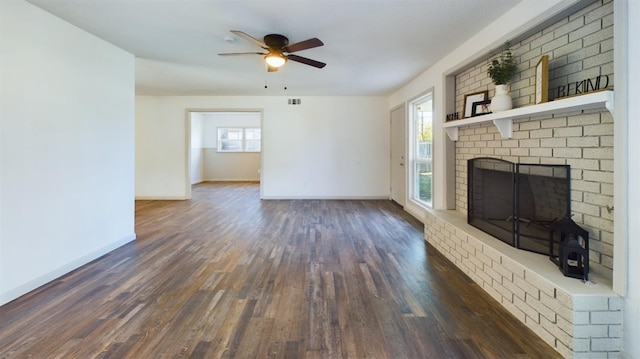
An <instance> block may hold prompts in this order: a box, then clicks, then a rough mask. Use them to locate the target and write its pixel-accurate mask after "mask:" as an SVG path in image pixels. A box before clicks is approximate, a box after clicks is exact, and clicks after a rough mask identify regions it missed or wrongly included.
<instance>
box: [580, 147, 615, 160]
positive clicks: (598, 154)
mask: <svg viewBox="0 0 640 359" xmlns="http://www.w3.org/2000/svg"><path fill="white" fill-rule="evenodd" d="M583 153H584V158H594V159H612V158H613V148H612V147H603V148H585V149H584V150H583Z"/></svg>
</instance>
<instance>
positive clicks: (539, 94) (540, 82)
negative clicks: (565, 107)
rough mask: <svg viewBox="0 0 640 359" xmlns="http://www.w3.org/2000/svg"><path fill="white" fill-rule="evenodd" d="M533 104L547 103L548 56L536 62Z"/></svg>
mask: <svg viewBox="0 0 640 359" xmlns="http://www.w3.org/2000/svg"><path fill="white" fill-rule="evenodd" d="M535 70H536V76H535V83H536V85H535V86H536V87H535V101H534V103H535V104H539V103H545V102H547V101H549V55H544V56H542V57H541V58H540V60H538V63H537V64H536V67H535Z"/></svg>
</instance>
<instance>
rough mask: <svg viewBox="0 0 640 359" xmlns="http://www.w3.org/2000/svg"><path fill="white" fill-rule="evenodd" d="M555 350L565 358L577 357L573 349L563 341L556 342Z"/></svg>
mask: <svg viewBox="0 0 640 359" xmlns="http://www.w3.org/2000/svg"><path fill="white" fill-rule="evenodd" d="M554 348H555V350H556V351H557V352H558V353H560V355H562V357H563V358H573V359H576V356H575V354H574V352H573V350H571V349H569V348H568V347H567V346H566V345H564V344H562V343H561V342H556V345H555V347H554Z"/></svg>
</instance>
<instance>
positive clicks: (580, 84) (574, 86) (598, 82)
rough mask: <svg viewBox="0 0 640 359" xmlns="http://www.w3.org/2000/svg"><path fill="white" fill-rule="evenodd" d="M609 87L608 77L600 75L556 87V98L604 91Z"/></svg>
mask: <svg viewBox="0 0 640 359" xmlns="http://www.w3.org/2000/svg"><path fill="white" fill-rule="evenodd" d="M608 86H609V76H608V75H600V76H598V77H596V78H595V79H593V80H592V79H586V80H582V81H576V82H575V83H574V82H571V83H568V84H566V85H560V86H558V96H557V97H568V96H575V95H582V94H585V93H588V92H595V91H600V90H604V89H606V88H607V87H608Z"/></svg>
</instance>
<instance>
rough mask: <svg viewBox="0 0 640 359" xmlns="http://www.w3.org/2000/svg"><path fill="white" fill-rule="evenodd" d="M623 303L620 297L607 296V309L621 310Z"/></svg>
mask: <svg viewBox="0 0 640 359" xmlns="http://www.w3.org/2000/svg"><path fill="white" fill-rule="evenodd" d="M623 303H624V301H623V300H622V297H618V296H616V297H609V310H622V306H623Z"/></svg>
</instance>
